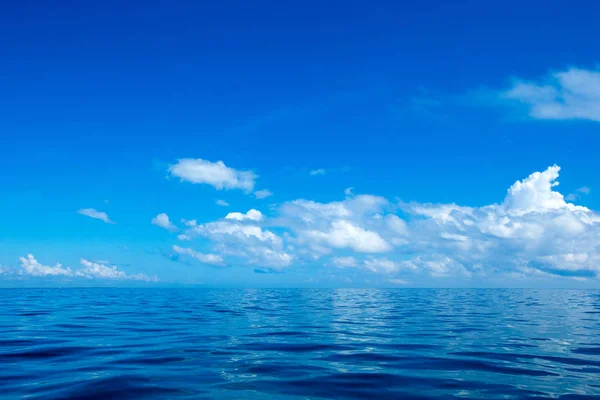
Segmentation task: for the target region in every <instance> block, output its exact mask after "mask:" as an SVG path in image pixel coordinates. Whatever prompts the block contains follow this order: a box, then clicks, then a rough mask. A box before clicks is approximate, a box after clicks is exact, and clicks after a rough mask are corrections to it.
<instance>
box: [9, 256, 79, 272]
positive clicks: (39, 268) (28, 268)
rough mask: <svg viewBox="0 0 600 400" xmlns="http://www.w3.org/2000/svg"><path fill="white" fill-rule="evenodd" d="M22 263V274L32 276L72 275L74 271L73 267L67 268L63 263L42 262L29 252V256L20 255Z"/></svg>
mask: <svg viewBox="0 0 600 400" xmlns="http://www.w3.org/2000/svg"><path fill="white" fill-rule="evenodd" d="M19 261H20V263H21V270H20V271H19V273H20V274H22V275H30V276H72V275H73V271H71V268H68V267H67V268H65V267H63V266H62V265H61V264H58V263H57V264H56V265H54V266H48V265H43V264H41V263H40V262H39V261H38V260H36V259H35V257H34V256H33V255H32V254H28V255H27V257H19Z"/></svg>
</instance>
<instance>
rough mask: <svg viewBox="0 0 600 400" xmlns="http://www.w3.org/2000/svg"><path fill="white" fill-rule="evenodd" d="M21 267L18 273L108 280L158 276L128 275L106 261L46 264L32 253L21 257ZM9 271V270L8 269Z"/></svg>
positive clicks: (141, 279) (150, 280)
mask: <svg viewBox="0 0 600 400" xmlns="http://www.w3.org/2000/svg"><path fill="white" fill-rule="evenodd" d="M19 261H20V264H21V265H20V267H21V268H20V269H19V270H18V271H15V272H16V273H17V274H18V275H26V276H33V277H72V278H87V279H106V280H136V281H145V282H155V281H157V280H158V279H157V278H156V277H148V276H146V275H144V274H133V275H128V274H126V273H125V272H123V271H120V270H118V268H117V267H116V266H107V265H105V262H102V263H101V262H93V261H88V260H86V259H83V258H82V259H81V261H80V262H81V268H80V269H78V270H75V271H74V270H72V269H71V268H69V267H63V266H62V265H61V264H58V263H57V264H56V265H54V266H49V265H44V264H42V263H40V262H39V261H37V260H36V259H35V257H34V256H33V255H32V254H28V255H27V257H20V258H19ZM7 273H9V271H7Z"/></svg>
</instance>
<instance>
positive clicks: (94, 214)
mask: <svg viewBox="0 0 600 400" xmlns="http://www.w3.org/2000/svg"><path fill="white" fill-rule="evenodd" d="M77 213H78V214H81V215H85V216H86V217H90V218H95V219H99V220H101V221H104V222H105V223H107V224H114V222H113V221H111V220H110V218H108V215H107V214H106V213H105V212H102V211H96V210H95V209H93V208H83V209H81V210H79V211H77Z"/></svg>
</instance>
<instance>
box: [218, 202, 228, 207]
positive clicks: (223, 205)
mask: <svg viewBox="0 0 600 400" xmlns="http://www.w3.org/2000/svg"><path fill="white" fill-rule="evenodd" d="M215 203H216V204H217V205H218V206H221V207H229V203H228V202H226V201H225V200H217V201H215Z"/></svg>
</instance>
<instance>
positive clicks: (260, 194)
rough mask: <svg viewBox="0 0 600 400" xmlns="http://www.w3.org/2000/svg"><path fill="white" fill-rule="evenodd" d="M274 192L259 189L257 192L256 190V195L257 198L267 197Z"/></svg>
mask: <svg viewBox="0 0 600 400" xmlns="http://www.w3.org/2000/svg"><path fill="white" fill-rule="evenodd" d="M272 195H273V193H271V191H270V190H266V189H264V190H257V191H256V192H254V197H256V198H257V199H264V198H265V197H269V196H272Z"/></svg>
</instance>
